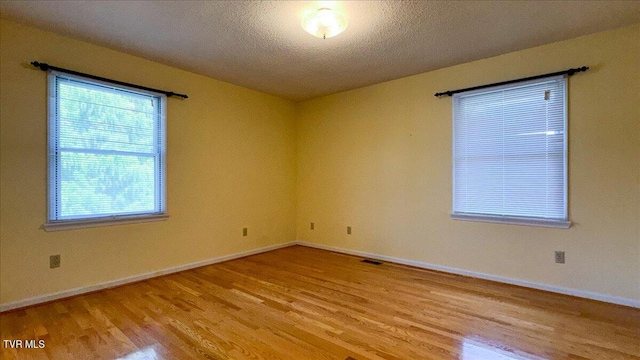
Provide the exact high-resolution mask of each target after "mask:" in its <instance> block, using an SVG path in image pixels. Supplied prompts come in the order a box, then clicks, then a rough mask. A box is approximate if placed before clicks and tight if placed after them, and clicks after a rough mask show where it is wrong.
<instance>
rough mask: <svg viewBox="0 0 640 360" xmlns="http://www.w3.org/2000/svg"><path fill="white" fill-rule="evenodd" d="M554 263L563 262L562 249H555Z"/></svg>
mask: <svg viewBox="0 0 640 360" xmlns="http://www.w3.org/2000/svg"><path fill="white" fill-rule="evenodd" d="M556 263H557V264H564V251H556Z"/></svg>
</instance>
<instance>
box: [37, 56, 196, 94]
mask: <svg viewBox="0 0 640 360" xmlns="http://www.w3.org/2000/svg"><path fill="white" fill-rule="evenodd" d="M31 65H33V66H35V67H37V68H39V69H40V70H42V71H48V70H55V71H59V72H63V73H67V74H71V75H78V76H84V77H86V78H89V79H93V80H99V81H104V82H108V83H112V84H117V85H123V86H128V87H130V88H134V89H140V90H147V91H153V92H157V93H161V94H165V95H167V97H171V96H177V97H181V98H183V99H186V98H188V96H187V95H184V94H178V93H174V92H173V91H164V90H158V89H153V88H150V87H146V86H142V85H136V84H129V83H126V82H123V81H118V80H111V79H107V78H103V77H100V76H95V75H90V74H85V73H81V72H78V71H73V70H69V69H63V68H59V67H57V66H51V65H49V64H45V63H41V62H37V61H33V62H31Z"/></svg>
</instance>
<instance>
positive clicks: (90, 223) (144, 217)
mask: <svg viewBox="0 0 640 360" xmlns="http://www.w3.org/2000/svg"><path fill="white" fill-rule="evenodd" d="M56 77H64V78H70V79H75V80H79V81H83V82H87V83H89V84H98V85H102V86H105V87H110V88H114V89H122V90H125V91H130V92H132V93H137V94H145V95H151V96H154V97H158V98H159V101H158V103H159V105H160V114H159V115H160V122H159V124H160V126H161V129H160V137H159V139H158V141H159V144H158V145H159V146H160V150H159V152H158V153H159V157H160V159H159V160H158V165H159V166H160V168H161V170H160V171H159V173H160V174H159V175H160V178H159V179H158V181H157V182H156V184H155V185H156V186H158V185H160V188H159V189H157V190H156V193H157V194H156V195H157V196H159V197H160V198H159V199H158V202H157V204H160V209H158V210H159V211H156V212H147V213H133V214H132V213H123V214H118V215H107V216H104V215H101V216H87V217H84V218H76V219H63V220H53V219H52V217H53V216H52V212H53V211H54V210H53V209H54V206H55V194H56V189H55V188H54V184H53V181H52V177H53V176H55V174H54V172H55V167H53V166H52V165H53V160H52V157H55V156H56V155H55V154H54V153H53V152H52V150H53V149H55V148H56V145H55V144H53V143H52V141H53V139H52V138H53V137H52V131H55V130H54V129H52V127H53V124H52V116H55V115H54V114H55V112H56V110H57V106H58V103H57V97H56V96H55V95H54V94H53V93H52V92H54V91H55V89H54V87H55V86H56V85H55V79H56ZM52 100H54V101H52ZM166 115H167V96H166V95H165V94H163V93H158V92H154V91H149V90H141V89H137V88H133V87H129V86H124V85H115V84H113V83H110V82H106V81H101V80H95V79H91V78H87V77H84V76H80V75H72V74H67V73H64V72H59V71H55V70H49V71H48V74H47V215H46V221H45V222H44V224H43V225H42V228H43V229H44V230H45V231H47V232H49V231H61V230H71V229H83V228H92V227H100V226H112V225H124V224H134V223H142V222H155V221H164V220H167V219H168V218H169V214H168V213H167V185H166V177H167V164H166V162H167V156H166V152H167V135H166V133H167V116H166ZM154 123H155V124H157V122H154ZM154 126H155V125H154ZM56 139H57V135H56ZM154 141H155V140H154Z"/></svg>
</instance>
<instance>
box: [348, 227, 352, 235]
mask: <svg viewBox="0 0 640 360" xmlns="http://www.w3.org/2000/svg"><path fill="white" fill-rule="evenodd" d="M347 235H351V226H347Z"/></svg>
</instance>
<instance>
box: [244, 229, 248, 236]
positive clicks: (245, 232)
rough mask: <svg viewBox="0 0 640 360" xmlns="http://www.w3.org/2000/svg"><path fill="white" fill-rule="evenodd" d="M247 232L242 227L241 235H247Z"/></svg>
mask: <svg viewBox="0 0 640 360" xmlns="http://www.w3.org/2000/svg"><path fill="white" fill-rule="evenodd" d="M248 233H249V232H248V230H247V228H242V236H247V234H248Z"/></svg>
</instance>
